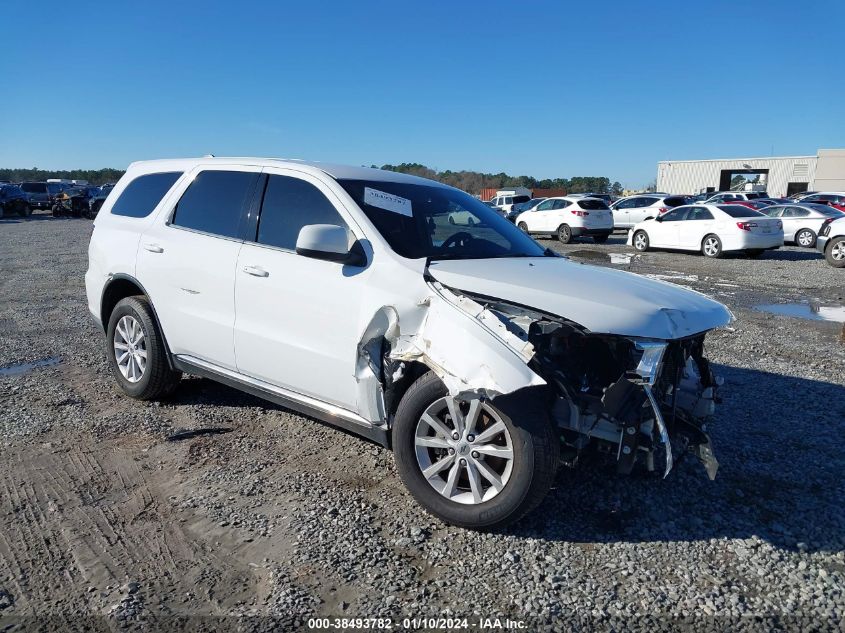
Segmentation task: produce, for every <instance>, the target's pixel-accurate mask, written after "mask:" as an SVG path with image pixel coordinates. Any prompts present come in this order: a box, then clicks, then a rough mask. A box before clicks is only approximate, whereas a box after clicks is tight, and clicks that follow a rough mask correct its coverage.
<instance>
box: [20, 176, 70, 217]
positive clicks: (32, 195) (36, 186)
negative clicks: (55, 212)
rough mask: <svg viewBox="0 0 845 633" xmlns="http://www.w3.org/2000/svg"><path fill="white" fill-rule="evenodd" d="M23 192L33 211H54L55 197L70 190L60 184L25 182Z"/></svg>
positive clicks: (22, 187) (22, 186)
mask: <svg viewBox="0 0 845 633" xmlns="http://www.w3.org/2000/svg"><path fill="white" fill-rule="evenodd" d="M20 187H21V190H22V191H23V192H24V193H25V194H26V195H27V198H28V199H29V206H30V207H31V208H33V209H47V210H49V209H52V208H53V203H54V202H55V197H56V196H57V195H58V194H60V193H61V192H62V191H64V190H65V189H67V188H68V186H67V185H64V184H62V183H58V182H23V183H21V185H20Z"/></svg>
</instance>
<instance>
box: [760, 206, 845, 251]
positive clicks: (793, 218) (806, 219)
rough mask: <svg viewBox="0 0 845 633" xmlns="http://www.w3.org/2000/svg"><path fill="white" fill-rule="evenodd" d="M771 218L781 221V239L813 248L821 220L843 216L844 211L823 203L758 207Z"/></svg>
mask: <svg viewBox="0 0 845 633" xmlns="http://www.w3.org/2000/svg"><path fill="white" fill-rule="evenodd" d="M759 211H760V213H765V214H766V215H768V216H769V217H771V218H779V219H780V220H781V221H782V222H783V241H784V242H793V243H795V244H797V245H798V246H803V247H804V248H813V247H814V246H815V245H816V237H817V236H818V234H819V229H820V228H821V225H822V222H824V221H825V220H827V219H828V218H841V217H845V213H842V211H838V210H837V209H834V208H833V207H829V206H827V205H824V204H811V203H807V204H777V205H773V206H770V207H766V208H765V209H760V210H759Z"/></svg>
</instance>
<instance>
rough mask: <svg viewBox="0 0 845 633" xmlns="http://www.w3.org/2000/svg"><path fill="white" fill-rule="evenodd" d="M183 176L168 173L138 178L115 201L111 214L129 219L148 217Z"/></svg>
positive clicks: (180, 173)
mask: <svg viewBox="0 0 845 633" xmlns="http://www.w3.org/2000/svg"><path fill="white" fill-rule="evenodd" d="M181 175H182V172H181V171H168V172H161V173H157V174H146V175H144V176H138V177H137V178H136V179H135V180H133V181H132V182H130V183H129V185H127V187H126V189H124V190H123V192H122V193H121V194H120V197H119V198H118V199H117V200H115V202H114V205H112V208H111V214H112V215H122V216H125V217H129V218H145V217H147V216H148V215H149V214H150V213H152V212H153V209H155V208H156V207H157V206H158V203H159V202H161V199H162V198H163V197H164V194H166V193H167V192H168V191H170V188H171V187H172V186H173V184H174V183H175V182H176V181H177V180H179V177H180V176H181Z"/></svg>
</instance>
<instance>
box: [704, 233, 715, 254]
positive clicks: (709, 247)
mask: <svg viewBox="0 0 845 633" xmlns="http://www.w3.org/2000/svg"><path fill="white" fill-rule="evenodd" d="M718 252H719V241H718V240H717V239H716V238H715V237H708V238H707V239H706V240H704V253H705V255H708V256H710V257H713V256H714V255H716V254H717V253H718Z"/></svg>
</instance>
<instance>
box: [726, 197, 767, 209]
mask: <svg viewBox="0 0 845 633" xmlns="http://www.w3.org/2000/svg"><path fill="white" fill-rule="evenodd" d="M730 204H738V205H741V206H743V207H746V208H747V209H754V210H755V211H762V210H763V209H766V208H768V207H770V206H772V204H774V203H771V202H767V201H766V200H765V199H763V198H760V199H759V200H731V202H730Z"/></svg>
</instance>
